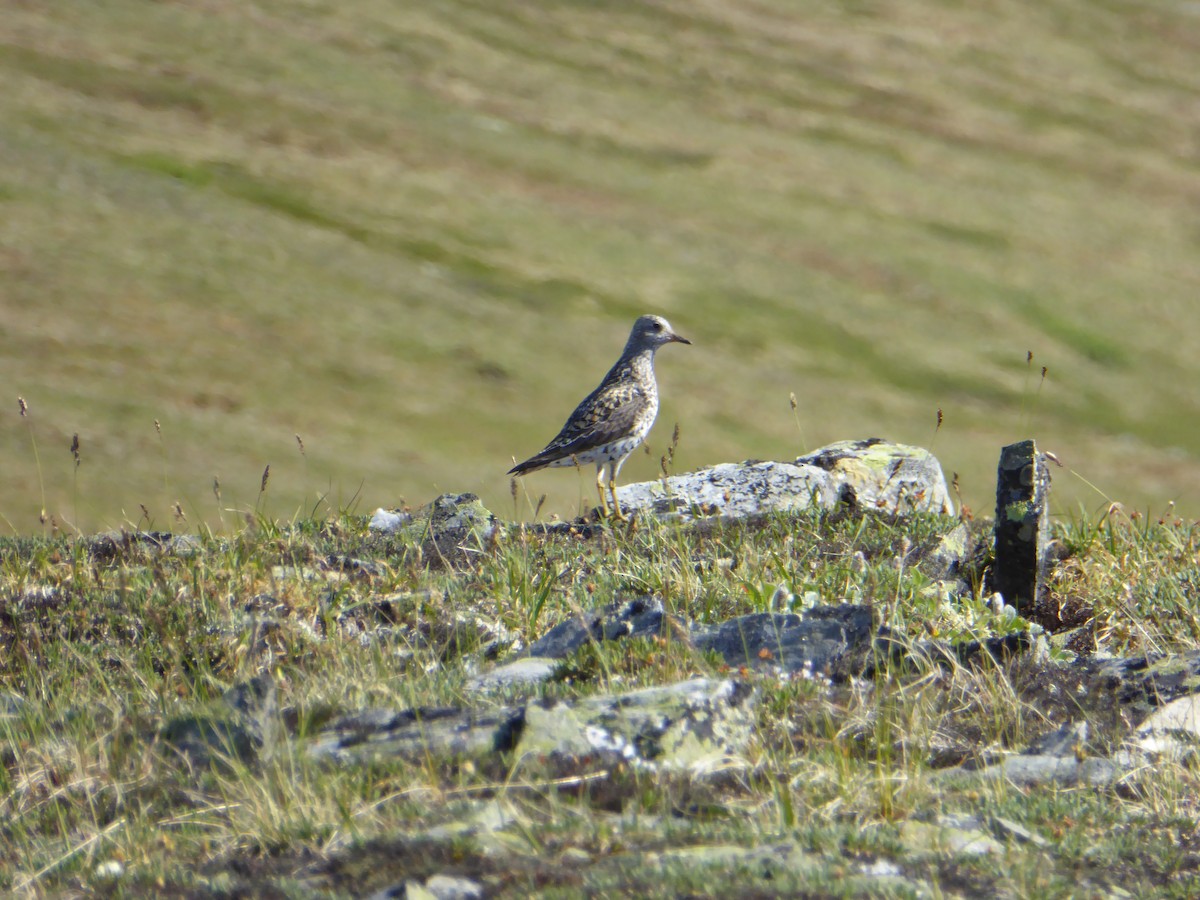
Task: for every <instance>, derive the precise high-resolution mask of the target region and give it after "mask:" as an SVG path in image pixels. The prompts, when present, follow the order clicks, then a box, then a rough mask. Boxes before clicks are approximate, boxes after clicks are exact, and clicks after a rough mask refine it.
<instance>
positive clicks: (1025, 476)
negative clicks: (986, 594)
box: [992, 441, 1050, 615]
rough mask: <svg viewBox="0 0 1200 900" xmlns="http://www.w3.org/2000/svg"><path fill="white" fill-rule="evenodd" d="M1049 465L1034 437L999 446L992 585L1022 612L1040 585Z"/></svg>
mask: <svg viewBox="0 0 1200 900" xmlns="http://www.w3.org/2000/svg"><path fill="white" fill-rule="evenodd" d="M1049 497H1050V471H1049V469H1047V468H1046V460H1045V457H1044V456H1043V455H1042V454H1041V453H1038V450H1037V445H1036V444H1035V443H1034V442H1033V441H1021V442H1020V443H1016V444H1009V445H1008V446H1007V447H1005V448H1004V449H1003V450H1001V451H1000V468H999V471H998V473H997V478H996V562H995V564H994V566H993V567H992V587H993V588H994V589H995V590H997V591H999V592H1000V594H1001V595H1002V596H1003V597H1004V602H1005V603H1009V604H1011V605H1013V606H1015V607H1016V608H1017V612H1018V613H1020V614H1022V615H1025V614H1027V613H1028V612H1029V611H1030V610H1031V609H1032V607H1033V604H1034V603H1035V602H1036V601H1037V599H1038V593H1039V591H1040V590H1041V586H1042V585H1041V583H1042V575H1043V574H1044V572H1045V568H1046V547H1047V544H1048V543H1049V521H1050V520H1049V514H1048V511H1047V501H1048V500H1049Z"/></svg>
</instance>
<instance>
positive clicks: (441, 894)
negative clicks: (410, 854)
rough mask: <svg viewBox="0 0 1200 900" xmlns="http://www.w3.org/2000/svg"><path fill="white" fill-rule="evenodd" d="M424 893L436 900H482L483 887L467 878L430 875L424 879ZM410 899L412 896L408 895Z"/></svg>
mask: <svg viewBox="0 0 1200 900" xmlns="http://www.w3.org/2000/svg"><path fill="white" fill-rule="evenodd" d="M424 887H425V891H426V892H427V893H428V894H429V896H431V897H434V898H436V900H482V898H483V885H481V884H480V883H479V882H478V881H472V880H471V879H469V878H455V877H453V876H451V875H432V876H430V877H429V878H427V879H425V886H424ZM409 896H410V897H411V896H412V894H411V893H410V894H409Z"/></svg>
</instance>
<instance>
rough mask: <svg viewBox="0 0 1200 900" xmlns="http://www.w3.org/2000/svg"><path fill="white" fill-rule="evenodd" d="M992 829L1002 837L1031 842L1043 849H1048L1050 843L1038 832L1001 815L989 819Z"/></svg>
mask: <svg viewBox="0 0 1200 900" xmlns="http://www.w3.org/2000/svg"><path fill="white" fill-rule="evenodd" d="M988 821H989V822H990V823H991V826H992V829H993V831H995V833H996V834H998V835H1000V836H1002V837H1010V838H1013V839H1014V840H1015V841H1017V842H1018V843H1021V844H1032V845H1033V846H1035V847H1039V848H1041V849H1043V850H1045V849H1048V848H1049V847H1050V846H1051V845H1050V842H1049V841H1048V840H1046V839H1045V838H1044V837H1042V836H1041V835H1040V834H1037V833H1035V832H1032V831H1030V830H1029V829H1028V828H1026V827H1025V826H1024V825H1021V824H1019V823H1017V822H1014V821H1012V819H1005V818H1003V817H1002V816H992V817H991V818H990V819H989V820H988Z"/></svg>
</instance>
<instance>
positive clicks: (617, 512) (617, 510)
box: [608, 476, 625, 522]
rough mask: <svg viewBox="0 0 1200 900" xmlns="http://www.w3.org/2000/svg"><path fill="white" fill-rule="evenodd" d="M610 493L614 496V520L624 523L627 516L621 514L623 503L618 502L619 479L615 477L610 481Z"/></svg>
mask: <svg viewBox="0 0 1200 900" xmlns="http://www.w3.org/2000/svg"><path fill="white" fill-rule="evenodd" d="M608 492H609V493H610V494H612V498H613V518H614V519H617V520H618V521H620V522H624V521H625V514H624V513H623V512H621V503H620V501H619V500H617V479H616V477H615V476H614V477H613V478H610V479H608Z"/></svg>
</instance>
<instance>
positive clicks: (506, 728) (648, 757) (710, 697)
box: [308, 678, 755, 774]
mask: <svg viewBox="0 0 1200 900" xmlns="http://www.w3.org/2000/svg"><path fill="white" fill-rule="evenodd" d="M754 706H755V693H754V690H753V689H752V688H751V687H750V686H749V685H747V684H746V683H744V682H742V681H737V680H732V679H723V680H712V679H706V678H694V679H690V680H688V681H683V682H679V683H676V684H671V685H665V686H663V687H654V688H646V689H643V690H639V691H632V692H630V693H625V694H613V695H606V696H601V697H588V698H585V699H582V700H570V701H567V700H561V701H555V702H541V701H530V702H529V703H526V704H524V705H522V706H517V707H512V708H508V709H497V710H490V711H487V712H484V713H480V712H476V711H472V710H466V709H451V708H443V709H421V710H400V711H396V710H387V709H368V710H362V711H360V712H357V713H353V714H350V715H347V716H344V717H342V718H341V719H338V720H337V721H335V722H333V723H332V724H331V725H330V726H329V727H327V728H326V729H324V730H323V731H322V733H321V734H320V735H319V736H318V737H317V738H316V739H315V740H313V741H312V742H311V743H310V744H309V746H308V753H309V754H310V755H311V756H313V757H315V758H317V759H327V760H331V761H337V762H356V761H360V762H361V761H366V760H369V759H372V758H382V757H388V756H399V757H401V758H405V759H413V760H426V759H428V758H429V757H430V756H433V757H449V756H453V757H468V758H476V759H478V758H483V757H486V756H489V755H491V754H493V753H497V752H503V751H508V750H512V751H515V755H516V757H517V758H518V759H522V760H524V761H525V762H526V763H527V764H531V763H535V762H539V763H548V764H550V765H552V766H554V767H555V768H556V769H557V770H558V771H560V772H563V771H576V770H580V769H593V768H596V767H597V766H604V765H610V764H613V763H622V764H629V765H632V766H636V767H639V768H644V769H654V770H658V769H668V770H672V771H690V772H692V773H693V774H702V773H703V772H704V771H707V770H708V769H710V768H712V767H716V766H718V765H721V764H724V763H726V762H727V761H728V760H729V759H730V758H731V757H734V756H737V755H738V754H740V753H741V752H742V751H743V750H744V749H745V747H746V745H747V744H748V743H749V741H750V737H751V734H752V731H753V727H754Z"/></svg>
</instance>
